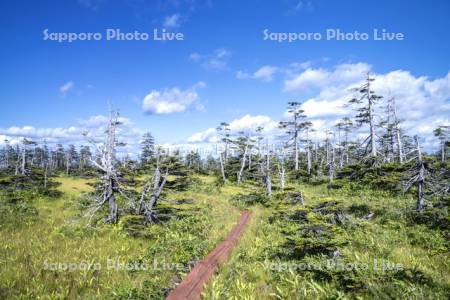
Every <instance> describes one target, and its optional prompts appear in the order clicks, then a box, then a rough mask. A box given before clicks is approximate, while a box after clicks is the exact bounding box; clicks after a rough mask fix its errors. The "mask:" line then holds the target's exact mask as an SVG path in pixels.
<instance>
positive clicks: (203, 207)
mask: <svg viewBox="0 0 450 300" xmlns="http://www.w3.org/2000/svg"><path fill="white" fill-rule="evenodd" d="M56 181H58V182H60V183H61V185H60V186H59V187H58V189H59V190H60V191H61V192H63V195H62V196H61V197H59V198H57V199H52V198H47V197H41V196H38V195H32V196H30V197H29V199H28V201H29V203H28V204H29V205H30V206H31V205H32V206H33V207H35V208H36V210H37V212H38V215H37V216H35V217H34V218H33V219H32V220H31V221H29V222H27V223H26V224H21V223H22V222H21V220H20V219H11V220H12V221H11V222H14V224H10V225H11V226H4V227H2V228H1V229H0V245H1V246H0V267H1V270H2V272H1V274H0V298H13V299H14V298H17V299H37V298H43V299H63V298H71V299H75V298H78V299H94V298H95V299H98V298H103V299H111V298H116V299H126V298H129V299H136V298H142V299H148V298H149V297H150V298H153V299H161V298H163V295H164V292H165V291H166V290H167V289H168V288H171V287H173V285H174V284H175V282H177V281H179V280H180V278H181V277H182V276H184V274H186V273H187V272H188V268H189V263H192V262H193V261H195V260H198V259H200V258H202V257H203V256H204V255H206V254H207V253H208V252H209V251H210V250H211V249H212V248H213V247H214V246H215V244H216V243H218V242H219V240H220V239H222V238H224V237H225V236H226V234H227V233H228V231H229V230H230V229H231V227H232V226H233V224H234V222H236V220H237V218H238V216H239V212H238V210H237V209H235V208H234V207H232V206H231V205H230V204H228V201H226V200H222V199H221V198H220V196H219V195H214V194H211V193H208V191H207V190H205V191H202V190H198V191H187V192H179V193H172V194H170V195H168V196H167V197H168V198H169V199H170V200H182V199H192V200H193V201H192V203H190V202H189V203H187V204H172V203H165V202H161V205H160V207H162V208H176V209H177V210H179V213H178V214H177V216H178V217H177V218H174V219H171V220H169V221H167V222H165V223H164V224H154V225H151V226H148V227H146V228H145V227H143V226H138V228H137V230H138V232H139V234H138V235H130V232H134V231H133V230H136V228H131V227H130V224H129V222H130V221H132V220H130V219H132V218H133V217H123V218H122V219H121V221H120V222H119V223H118V224H116V225H114V226H111V225H104V226H100V227H97V228H89V227H85V226H84V225H83V224H84V223H83V222H82V219H80V217H79V215H80V212H79V210H78V206H77V201H79V195H80V193H82V192H86V191H89V190H90V189H91V187H90V186H89V185H88V184H87V183H88V181H87V180H85V179H77V178H69V177H59V178H57V179H56ZM19 224H20V226H19ZM16 225H17V226H16ZM108 258H110V259H112V260H114V261H119V262H120V263H123V264H127V263H135V264H137V265H138V266H145V267H147V268H149V270H137V271H129V270H125V269H124V270H116V269H109V270H108V268H107V263H108V261H107V259H108ZM155 260H156V261H157V262H158V267H157V268H155V265H154V262H155ZM80 262H85V263H91V264H92V266H91V268H90V269H87V270H75V271H61V270H49V267H51V268H54V267H55V265H54V263H77V264H78V263H80ZM95 264H97V265H100V267H101V268H100V270H98V267H96V266H97V265H95ZM162 264H165V265H164V266H167V267H166V269H161V268H162V267H161V265H162ZM46 268H47V269H46ZM96 269H97V270H96Z"/></svg>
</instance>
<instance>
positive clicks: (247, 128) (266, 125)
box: [188, 114, 278, 143]
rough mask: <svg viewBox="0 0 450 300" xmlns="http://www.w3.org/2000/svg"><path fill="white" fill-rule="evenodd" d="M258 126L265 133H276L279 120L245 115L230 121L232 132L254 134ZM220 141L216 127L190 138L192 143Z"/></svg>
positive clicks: (189, 140)
mask: <svg viewBox="0 0 450 300" xmlns="http://www.w3.org/2000/svg"><path fill="white" fill-rule="evenodd" d="M258 127H262V128H263V131H262V134H263V135H276V134H277V130H278V122H277V121H274V120H272V119H271V118H270V117H268V116H264V115H257V116H252V115H249V114H247V115H244V116H242V117H241V118H239V119H235V120H233V121H231V122H230V123H229V128H230V133H231V134H237V133H239V132H245V133H248V134H252V133H255V132H256V129H257V128H258ZM218 141H219V137H218V133H217V130H216V129H215V128H208V129H206V130H205V131H201V132H197V133H194V134H193V135H192V136H190V137H189V138H188V142H190V143H216V142H218Z"/></svg>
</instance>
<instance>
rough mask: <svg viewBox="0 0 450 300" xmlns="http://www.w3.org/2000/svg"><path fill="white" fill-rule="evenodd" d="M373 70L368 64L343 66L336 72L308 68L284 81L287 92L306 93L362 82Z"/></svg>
mask: <svg viewBox="0 0 450 300" xmlns="http://www.w3.org/2000/svg"><path fill="white" fill-rule="evenodd" d="M370 70H371V66H370V65H369V64H366V63H356V64H341V65H337V66H336V67H335V68H334V70H326V69H322V68H319V69H314V68H310V67H309V68H307V69H306V70H304V71H302V72H300V73H297V74H291V75H290V76H288V78H287V79H285V81H284V88H283V90H284V91H285V92H294V91H304V90H311V89H314V88H319V89H320V88H324V87H325V86H327V85H333V86H342V85H345V84H348V83H350V82H355V81H358V80H360V79H361V78H362V77H363V76H364V74H365V73H367V72H369V71H370Z"/></svg>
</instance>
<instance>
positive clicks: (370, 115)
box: [349, 73, 382, 156]
mask: <svg viewBox="0 0 450 300" xmlns="http://www.w3.org/2000/svg"><path fill="white" fill-rule="evenodd" d="M374 80H375V78H373V77H370V74H369V73H367V77H366V79H365V81H364V83H363V84H362V85H361V86H360V87H358V88H357V89H353V91H355V92H358V93H359V96H357V97H355V98H353V99H351V100H350V101H349V104H352V105H353V104H355V105H359V107H358V109H357V111H358V114H357V115H356V121H357V123H358V124H359V125H360V126H361V125H362V124H368V125H369V136H368V137H367V138H366V139H365V140H364V142H363V144H364V143H366V142H367V146H369V145H370V155H371V156H377V153H378V152H377V142H376V132H375V131H376V129H375V104H376V102H377V101H378V100H379V99H381V98H382V97H381V96H378V95H376V94H375V92H374V91H373V90H372V82H373V81H374ZM363 103H365V104H364V105H363Z"/></svg>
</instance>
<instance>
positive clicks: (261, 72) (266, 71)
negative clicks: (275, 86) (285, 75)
mask: <svg viewBox="0 0 450 300" xmlns="http://www.w3.org/2000/svg"><path fill="white" fill-rule="evenodd" d="M277 70H278V68H277V67H273V66H263V67H261V68H259V69H258V70H257V71H256V72H255V73H253V78H255V79H261V80H263V81H271V80H272V76H273V74H275V72H277Z"/></svg>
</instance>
